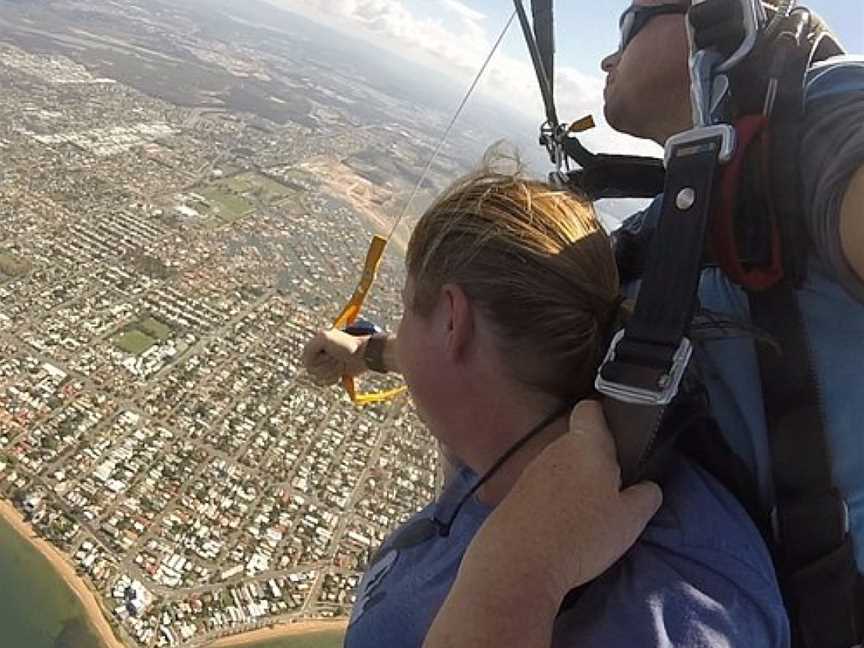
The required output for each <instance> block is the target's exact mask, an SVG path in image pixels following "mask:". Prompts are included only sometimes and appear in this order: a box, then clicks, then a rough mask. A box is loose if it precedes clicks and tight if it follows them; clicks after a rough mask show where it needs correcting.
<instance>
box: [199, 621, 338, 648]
mask: <svg viewBox="0 0 864 648" xmlns="http://www.w3.org/2000/svg"><path fill="white" fill-rule="evenodd" d="M346 625H347V621H346V620H345V619H340V620H335V621H301V622H297V623H284V624H280V625H274V626H272V627H270V628H261V629H260V630H255V631H253V632H245V633H243V634H238V635H232V636H230V637H223V638H222V639H218V640H217V641H214V642H213V643H211V644H208V648H240V647H241V646H252V645H254V644H259V643H262V642H265V641H273V640H276V639H285V638H287V637H296V636H299V635H304V634H313V633H317V632H327V631H334V630H339V631H344V630H345V627H346Z"/></svg>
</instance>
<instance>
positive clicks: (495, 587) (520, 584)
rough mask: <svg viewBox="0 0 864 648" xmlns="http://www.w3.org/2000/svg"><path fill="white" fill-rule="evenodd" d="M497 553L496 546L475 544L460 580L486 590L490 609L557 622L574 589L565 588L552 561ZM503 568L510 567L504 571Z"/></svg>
mask: <svg viewBox="0 0 864 648" xmlns="http://www.w3.org/2000/svg"><path fill="white" fill-rule="evenodd" d="M475 538H476V536H475ZM475 549H479V551H473V550H475ZM488 549H491V551H490V550H488ZM496 549H497V548H494V545H493V548H489V547H482V546H478V543H476V542H475V543H473V544H472V545H471V546H470V547H469V548H468V551H467V552H466V554H465V557H464V558H463V561H462V565H461V567H460V569H459V575H458V577H457V580H461V581H463V585H464V587H466V588H476V589H478V590H481V589H482V590H485V592H486V594H484V596H486V597H488V599H487V600H488V604H489V605H490V607H496V608H497V607H500V608H501V609H502V610H514V609H518V610H521V611H524V612H525V613H526V614H530V615H533V618H535V619H536V620H538V621H542V620H544V619H545V618H546V617H548V616H550V615H551V617H552V618H553V619H554V617H555V616H556V615H557V612H558V608H559V607H560V605H561V602H562V601H563V600H564V597H565V595H566V594H567V592H568V591H569V589H571V588H569V587H568V588H562V583H561V579H559V578H557V577H556V576H555V575H554V574H552V573H551V571H550V567H551V565H550V564H549V562H548V560H547V561H543V560H541V561H532V560H530V556H529V555H527V554H524V553H523V554H521V555H522V559H521V560H512V559H511V557H510V556H509V552H507V551H503V552H502V551H497V550H496ZM502 565H509V567H508V568H507V569H502V568H501V566H502ZM523 618H524V617H523Z"/></svg>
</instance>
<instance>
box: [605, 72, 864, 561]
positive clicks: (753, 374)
mask: <svg viewBox="0 0 864 648" xmlns="http://www.w3.org/2000/svg"><path fill="white" fill-rule="evenodd" d="M807 101H808V103H807V115H806V119H805V128H804V133H803V140H802V142H803V147H802V171H803V178H804V186H803V187H802V190H803V191H802V198H803V201H804V204H805V207H806V213H805V221H806V223H805V225H806V227H807V229H808V232H809V234H810V238H811V240H812V242H813V247H812V250H811V255H810V258H809V272H808V277H807V280H806V282H805V283H804V285H803V286H802V288H801V290H799V291H798V299H799V304H800V308H801V312H802V315H803V317H804V324H805V329H806V330H805V332H806V334H807V338H808V341H809V347H810V351H811V356H812V359H813V364H814V370H815V373H816V376H817V380H818V384H819V392H820V397H821V401H822V405H823V409H824V412H825V424H826V431H827V434H828V445H829V449H830V451H831V453H832V466H833V471H834V482H835V484H836V485H837V487H838V488H839V489H840V491H841V492H842V493H843V494H844V497H845V499H846V502H847V505H848V506H849V513H850V527H851V531H852V534H853V536H854V538H855V551H856V559H857V562H858V566H859V568H860V569H861V570H862V571H864V435H862V434H861V421H862V420H864V376H862V371H864V282H862V281H861V280H860V278H858V277H857V276H856V275H855V274H854V273H853V272H852V271H851V269H850V268H849V266H848V262H847V261H846V259H845V256H844V255H843V252H842V246H841V244H840V234H839V222H840V208H841V204H842V201H843V197H844V195H845V191H846V188H847V187H848V184H849V181H850V178H851V175H852V173H854V172H855V170H857V169H858V168H859V167H861V166H862V165H864V58H862V57H838V58H836V59H831V60H830V61H828V62H827V63H824V64H820V65H818V66H817V67H816V68H814V70H813V71H812V72H811V73H810V76H809V82H808V87H807ZM659 208H660V201H659V199H658V200H656V201H655V202H654V203H653V204H652V205H651V207H649V209H648V210H646V211H645V212H643V213H642V214H639V215H637V216H635V217H634V218H632V219H630V220H629V221H627V222H626V223H625V224H624V226H623V228H622V229H623V230H625V231H626V232H627V233H629V234H630V235H631V240H633V241H637V244H638V241H640V240H641V241H642V243H641V244H646V243H647V242H648V241H649V240H650V234H651V232H652V231H653V228H654V226H655V225H656V221H657V218H658V216H659ZM861 217H862V218H864V205H862V207H861ZM619 240H620V239H619ZM637 287H638V286H637V284H636V283H635V282H633V283H631V284H627V285H625V290H626V291H627V292H628V293H629V294H631V295H632V294H634V293H635V291H636V289H637ZM699 298H700V301H701V305H702V307H703V308H705V309H707V310H710V311H713V312H715V313H720V314H723V315H725V316H728V318H729V319H732V320H734V321H738V322H743V323H749V321H750V312H749V305H748V300H747V296H746V294H745V293H744V291H742V290H741V289H740V288H739V287H738V286H736V285H735V284H733V283H732V282H731V281H730V280H729V279H728V278H727V277H726V276H725V275H724V274H723V273H722V271H720V270H719V269H718V268H707V269H705V270H703V272H702V276H701V280H700V284H699ZM696 353H697V355H696V358H697V360H698V361H699V366H700V367H701V369H702V371H703V372H704V374H705V381H706V385H707V388H708V391H709V394H710V398H711V411H712V413H713V414H714V416H715V418H716V419H717V422H718V424H719V425H720V428H721V430H722V431H723V433H724V436H725V437H726V438H727V440H728V441H729V442H730V445H731V447H732V449H733V450H734V451H735V452H736V453H737V454H738V455H739V456H740V457H741V458H742V459H743V460H744V461H745V462H746V463H747V464H748V465H749V466H751V467H752V468H753V469H754V471H755V474H756V476H757V479H758V482H759V487H760V491H761V495H762V499H763V502H764V503H765V505H766V507H768V508H770V506H771V505H772V503H773V489H772V481H771V461H770V457H771V455H770V450H769V446H768V438H767V433H766V427H765V416H764V410H763V403H762V390H761V378H760V373H759V365H758V360H757V354H756V348H755V344H754V341H753V339H752V336H751V335H748V334H741V335H737V336H736V335H734V334H731V335H727V336H726V337H725V338H723V339H715V340H709V341H703V342H702V343H701V344H700V345H699V347H698V348H697V352H696ZM801 460H802V461H805V460H806V458H805V457H802V458H801Z"/></svg>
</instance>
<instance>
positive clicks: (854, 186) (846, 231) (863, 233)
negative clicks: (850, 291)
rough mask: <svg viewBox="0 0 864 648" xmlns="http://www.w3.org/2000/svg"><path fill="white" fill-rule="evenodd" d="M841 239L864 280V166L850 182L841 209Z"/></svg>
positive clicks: (850, 263) (851, 261)
mask: <svg viewBox="0 0 864 648" xmlns="http://www.w3.org/2000/svg"><path fill="white" fill-rule="evenodd" d="M840 241H841V242H842V244H843V253H844V254H845V255H846V260H847V261H848V262H849V265H850V266H851V268H852V270H853V271H854V272H855V274H856V275H858V278H859V279H861V281H864V166H862V167H860V168H859V169H858V171H857V172H856V173H855V175H853V176H852V180H851V182H850V183H849V187H848V189H846V194H845V196H844V197H843V207H842V208H841V211H840Z"/></svg>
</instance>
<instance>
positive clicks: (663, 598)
mask: <svg viewBox="0 0 864 648" xmlns="http://www.w3.org/2000/svg"><path fill="white" fill-rule="evenodd" d="M555 645H556V646H577V645H578V646H611V645H614V646H654V645H663V646H670V647H678V646H680V647H682V648H683V647H685V646H686V647H688V648H689V647H691V646H716V645H725V646H732V647H737V646H741V647H744V646H748V647H749V646H765V647H772V648H786V647H787V646H788V645H789V629H788V621H787V617H786V612H785V609H784V607H783V602H782V598H781V596H780V593H779V590H778V587H777V584H776V580H775V577H774V572H773V567H772V566H771V561H770V557H769V555H768V552H767V550H766V549H765V547H764V545H763V544H762V541H761V538H760V536H759V534H758V532H757V531H756V529H755V527H754V526H753V525H752V524H751V523H750V521H749V518H747V515H746V513H745V512H744V511H743V509H742V508H741V507H740V506H739V505H738V504H737V502H735V500H734V499H733V498H732V497H731V495H729V494H728V493H726V491H725V490H724V489H723V488H722V487H721V486H720V485H719V484H718V483H717V482H716V481H715V480H713V479H712V478H711V477H710V476H708V475H707V474H706V473H704V472H703V471H701V470H700V469H698V468H696V467H694V466H692V465H689V464H684V463H682V464H681V465H680V466H678V467H676V469H675V470H674V471H673V474H672V475H671V478H670V480H669V482H668V483H667V484H666V486H665V488H664V505H663V508H662V509H661V511H660V513H659V514H658V516H657V517H656V518H655V520H654V521H653V522H652V524H651V525H649V527H648V529H647V530H646V532H645V534H644V535H643V537H642V538H641V539H640V541H639V542H638V543H637V544H636V546H635V547H634V548H633V549H632V550H631V551H630V552H629V553H628V554H627V555H626V556H625V558H624V559H622V560H621V561H620V562H619V563H618V564H617V565H616V566H615V567H613V568H612V569H611V570H610V571H609V572H607V573H606V574H605V575H604V576H603V577H602V578H601V579H599V580H598V581H596V582H595V583H594V584H592V585H591V586H590V587H589V588H588V589H587V590H586V593H585V595H584V596H583V597H582V599H580V600H579V602H578V603H577V605H576V606H575V607H574V608H573V609H572V610H570V611H568V612H567V613H566V614H565V615H562V618H561V619H560V620H559V623H558V626H557V627H556V643H555Z"/></svg>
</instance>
